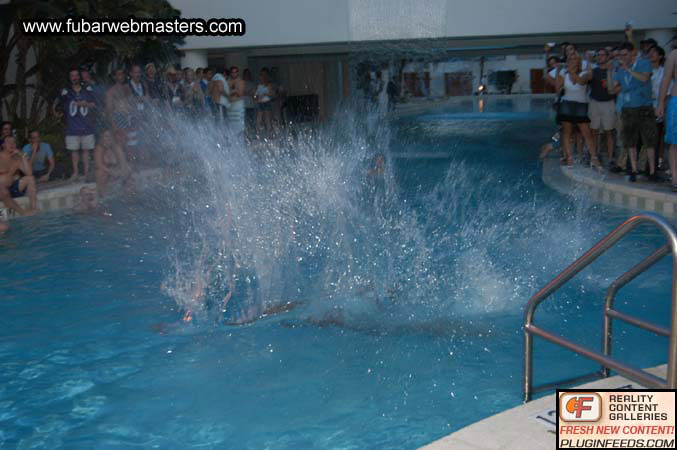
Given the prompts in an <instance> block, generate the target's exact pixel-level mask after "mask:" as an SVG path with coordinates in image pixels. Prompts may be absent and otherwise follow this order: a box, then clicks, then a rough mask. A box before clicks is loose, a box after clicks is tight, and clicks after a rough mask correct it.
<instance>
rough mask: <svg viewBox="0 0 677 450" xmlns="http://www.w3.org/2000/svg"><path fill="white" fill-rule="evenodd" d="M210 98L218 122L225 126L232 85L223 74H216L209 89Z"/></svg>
mask: <svg viewBox="0 0 677 450" xmlns="http://www.w3.org/2000/svg"><path fill="white" fill-rule="evenodd" d="M207 92H208V93H209V97H210V98H211V101H212V104H213V105H214V108H215V114H216V120H217V122H218V123H219V124H224V123H225V121H226V115H227V110H226V108H227V107H228V105H229V103H230V102H229V101H228V97H229V96H230V85H229V84H228V82H227V81H226V78H225V77H224V76H223V75H222V74H221V73H217V74H215V75H214V76H213V77H212V79H211V81H210V82H209V87H208V88H207Z"/></svg>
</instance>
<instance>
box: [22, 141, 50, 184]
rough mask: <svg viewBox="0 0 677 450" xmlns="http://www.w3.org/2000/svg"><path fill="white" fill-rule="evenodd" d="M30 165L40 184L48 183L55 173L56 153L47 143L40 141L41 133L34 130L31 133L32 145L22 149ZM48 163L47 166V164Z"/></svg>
mask: <svg viewBox="0 0 677 450" xmlns="http://www.w3.org/2000/svg"><path fill="white" fill-rule="evenodd" d="M21 151H22V152H23V154H24V155H26V158H28V163H29V164H30V165H31V168H32V169H33V177H35V179H36V180H37V182H38V183H46V182H47V181H49V177H50V175H51V174H52V172H53V171H54V166H55V162H54V152H53V151H52V146H51V145H49V144H48V143H47V142H41V141H40V132H39V131H38V130H33V131H31V133H30V143H29V144H26V145H24V146H23V148H22V149H21ZM45 163H46V164H45Z"/></svg>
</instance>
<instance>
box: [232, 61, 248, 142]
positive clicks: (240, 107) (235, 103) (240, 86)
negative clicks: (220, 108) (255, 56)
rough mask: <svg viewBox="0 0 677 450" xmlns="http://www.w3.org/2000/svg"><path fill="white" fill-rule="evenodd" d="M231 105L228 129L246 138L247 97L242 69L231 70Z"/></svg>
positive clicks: (234, 67) (234, 68)
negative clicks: (241, 75)
mask: <svg viewBox="0 0 677 450" xmlns="http://www.w3.org/2000/svg"><path fill="white" fill-rule="evenodd" d="M228 84H229V85H230V96H229V100H230V104H229V105H228V127H229V128H230V130H231V131H232V132H233V133H235V135H236V136H238V137H239V138H241V137H244V110H245V104H244V97H245V95H246V91H245V82H244V80H243V79H242V78H241V77H240V68H239V67H237V66H233V67H231V68H230V80H228Z"/></svg>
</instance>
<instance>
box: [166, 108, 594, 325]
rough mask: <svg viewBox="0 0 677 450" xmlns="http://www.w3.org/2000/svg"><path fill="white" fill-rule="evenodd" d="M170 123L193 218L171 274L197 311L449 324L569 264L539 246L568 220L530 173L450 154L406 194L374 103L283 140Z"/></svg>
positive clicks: (517, 296)
mask: <svg viewBox="0 0 677 450" xmlns="http://www.w3.org/2000/svg"><path fill="white" fill-rule="evenodd" d="M176 126H177V127H178V128H179V131H180V132H178V133H176V134H175V136H177V137H178V144H177V146H178V147H180V148H184V149H185V150H184V158H182V159H181V163H179V164H178V165H177V166H176V167H175V168H174V170H176V173H175V174H174V177H175V180H176V183H175V184H173V185H172V186H171V188H172V194H173V201H175V202H176V204H177V205H179V206H178V210H179V211H180V214H179V217H180V218H181V220H182V222H183V223H182V225H181V226H180V228H181V229H182V230H185V231H184V234H183V241H184V242H183V243H181V244H178V245H175V246H173V247H172V249H171V252H172V255H171V260H172V261H174V265H173V268H172V271H171V275H169V276H168V277H167V279H166V281H165V285H164V287H165V291H166V292H167V293H168V294H169V295H170V296H171V297H172V298H174V299H175V301H176V302H177V304H178V305H179V307H180V308H182V309H184V310H189V311H191V314H192V315H195V316H197V317H199V318H200V319H201V320H202V319H206V318H212V319H216V320H217V321H224V320H225V322H227V323H246V322H249V321H253V320H255V319H257V318H259V317H261V316H265V315H270V314H272V313H276V312H283V311H288V310H290V309H294V308H295V307H297V306H299V305H301V306H302V308H299V311H300V312H298V313H297V314H296V315H295V317H296V318H297V319H305V320H307V321H310V322H314V323H319V324H341V325H345V326H351V327H355V328H360V329H375V328H379V329H384V327H385V328H389V327H390V328H397V327H409V326H413V327H414V328H415V327H421V328H426V327H428V328H435V329H442V328H444V326H445V325H444V324H445V323H446V324H447V325H448V326H450V327H453V326H455V325H454V324H455V323H458V322H459V321H462V318H467V317H468V316H469V315H477V314H487V313H505V312H508V311H511V312H514V313H518V312H519V311H520V309H521V307H522V306H523V304H524V303H525V301H526V299H528V297H529V296H530V295H531V294H532V293H533V292H534V291H535V289H536V288H537V287H539V286H538V283H539V282H541V281H540V280H539V278H538V277H535V276H534V274H539V273H544V272H547V273H548V275H551V274H552V273H554V272H555V271H556V270H559V269H561V268H562V267H563V265H564V262H563V261H562V257H561V255H552V254H551V253H549V252H548V251H547V250H545V249H544V247H543V246H542V245H533V243H534V242H538V241H541V242H548V240H549V239H551V238H550V232H549V231H550V230H551V229H552V228H554V227H556V226H562V225H561V224H560V220H561V214H559V213H558V209H557V208H558V207H559V206H558V205H543V206H535V203H536V202H535V201H534V198H533V197H534V196H535V195H536V194H535V193H534V192H533V190H530V189H529V187H528V186H527V185H528V184H529V183H530V182H531V181H530V180H524V181H522V182H517V183H511V184H508V183H506V182H505V180H504V179H503V178H502V177H501V175H500V174H492V173H486V172H487V171H486V166H482V165H477V164H475V165H473V164H468V163H466V162H464V161H463V160H462V158H461V157H460V156H452V161H451V163H450V165H449V167H450V168H449V170H448V172H447V174H446V176H445V177H443V178H442V179H441V181H439V182H438V183H437V184H436V186H435V187H434V188H433V189H432V190H431V191H429V192H428V193H426V194H422V195H420V196H419V197H418V198H416V199H415V200H414V199H412V198H411V196H410V195H407V193H404V192H401V191H400V190H399V188H398V184H397V182H396V178H395V173H394V170H393V161H392V160H390V159H389V157H388V154H389V152H388V145H389V143H390V142H391V135H390V127H389V126H388V124H387V123H386V121H385V120H383V118H382V116H380V115H378V114H377V115H369V116H368V118H367V119H365V118H364V117H363V116H360V115H357V114H355V113H353V112H351V111H350V110H343V111H341V112H339V113H338V115H337V117H336V119H335V120H334V121H333V122H332V123H331V124H328V125H326V126H324V127H320V128H308V129H305V130H303V129H300V130H296V133H295V134H293V135H292V134H289V135H288V136H285V137H284V138H283V139H281V140H280V142H281V144H279V145H275V146H272V145H262V146H253V147H247V146H245V145H244V144H241V143H239V140H238V138H236V137H235V136H229V135H226V136H225V137H224V134H223V132H222V131H220V130H218V129H216V128H214V127H211V126H207V125H205V124H202V125H186V124H180V123H179V124H176ZM191 142H192V143H193V145H190V143H191ZM195 143H198V144H199V145H197V146H196V145H194V144H195ZM381 154H384V155H385V157H386V159H385V165H384V167H382V168H379V167H376V166H375V165H377V164H376V162H375V161H377V159H378V158H376V157H377V155H381ZM502 183H503V184H502ZM567 234H568V235H570V236H572V238H576V237H580V236H589V230H586V231H585V232H584V231H583V230H581V232H580V233H571V230H567ZM587 243H588V239H587V238H582V240H580V242H578V241H576V239H573V240H572V241H571V245H569V247H570V248H571V252H567V251H564V252H563V254H564V255H568V253H574V254H576V253H578V252H580V249H581V248H582V247H584V246H585V245H586V244H587ZM516 260H517V261H519V266H518V267H516V266H515V261H516ZM544 269H547V270H544Z"/></svg>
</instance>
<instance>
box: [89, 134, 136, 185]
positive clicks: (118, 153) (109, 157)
mask: <svg viewBox="0 0 677 450" xmlns="http://www.w3.org/2000/svg"><path fill="white" fill-rule="evenodd" d="M94 161H95V163H96V189H97V191H98V193H99V196H100V197H103V196H104V195H106V194H107V193H108V186H109V184H110V182H111V181H112V180H114V179H122V180H123V181H124V183H125V184H128V183H129V182H130V181H131V174H132V171H131V169H130V168H129V164H127V158H125V154H124V152H123V151H122V148H121V147H120V145H119V144H118V143H117V142H115V140H114V139H113V133H112V132H111V131H110V130H105V131H104V132H103V133H102V134H101V140H100V141H99V143H98V144H97V145H96V149H94Z"/></svg>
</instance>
